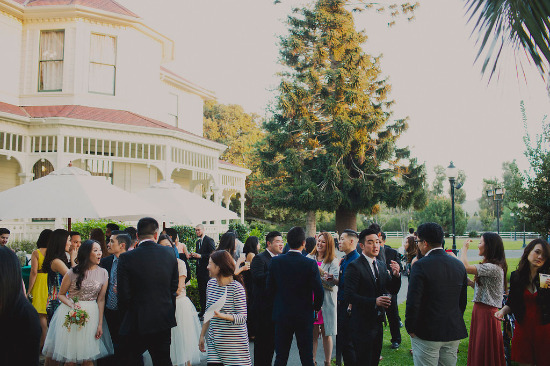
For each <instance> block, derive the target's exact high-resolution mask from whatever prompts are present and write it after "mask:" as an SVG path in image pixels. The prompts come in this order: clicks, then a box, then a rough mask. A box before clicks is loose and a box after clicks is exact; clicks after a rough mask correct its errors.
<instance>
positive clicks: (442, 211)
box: [414, 197, 468, 236]
mask: <svg viewBox="0 0 550 366" xmlns="http://www.w3.org/2000/svg"><path fill="white" fill-rule="evenodd" d="M414 219H415V221H416V222H418V223H424V222H437V223H438V224H440V225H441V226H442V227H443V230H444V231H445V233H446V234H450V233H452V231H453V226H452V225H453V224H452V213H451V200H450V199H448V198H443V197H436V198H434V199H432V200H430V201H429V202H428V205H427V206H426V208H424V209H423V210H422V211H417V212H416V213H415V214H414ZM467 224H468V217H467V216H466V214H465V213H464V211H463V210H462V207H461V206H460V205H455V234H456V235H457V236H459V235H462V234H464V231H465V230H466V226H467Z"/></svg>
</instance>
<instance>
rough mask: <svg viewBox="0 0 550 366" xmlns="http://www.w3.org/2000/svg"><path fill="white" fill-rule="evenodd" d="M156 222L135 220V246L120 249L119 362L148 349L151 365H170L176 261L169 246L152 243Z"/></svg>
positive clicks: (135, 357) (134, 358) (130, 361)
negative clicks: (122, 315) (136, 221)
mask: <svg viewBox="0 0 550 366" xmlns="http://www.w3.org/2000/svg"><path fill="white" fill-rule="evenodd" d="M158 228H159V227H158V222H157V221H156V220H155V219H153V218H150V217H145V218H142V219H141V220H139V222H138V224H137V236H138V238H139V240H140V242H139V244H138V247H137V248H136V249H134V250H132V251H129V252H126V253H123V254H121V255H120V257H119V263H118V307H119V309H120V310H121V311H122V312H124V318H123V320H122V324H121V325H120V336H121V338H122V340H123V342H122V348H123V350H122V351H121V356H122V358H123V360H122V362H121V364H123V365H126V366H133V365H136V364H138V362H139V360H140V359H141V355H142V354H143V352H145V351H146V350H148V351H149V354H150V355H151V358H152V359H153V365H154V366H165V365H169V366H171V365H172V361H171V360H170V342H171V329H172V327H175V326H176V316H175V312H176V291H177V289H178V280H179V277H178V263H177V261H176V256H175V255H174V251H173V249H172V248H169V247H163V246H160V245H158V244H157V243H156V240H157V237H158Z"/></svg>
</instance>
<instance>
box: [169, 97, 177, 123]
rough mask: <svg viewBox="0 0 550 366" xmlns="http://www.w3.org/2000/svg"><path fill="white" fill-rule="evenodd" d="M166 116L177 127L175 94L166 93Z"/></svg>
mask: <svg viewBox="0 0 550 366" xmlns="http://www.w3.org/2000/svg"><path fill="white" fill-rule="evenodd" d="M168 116H169V120H170V123H171V124H172V125H174V126H175V127H178V96H177V94H173V93H169V94H168Z"/></svg>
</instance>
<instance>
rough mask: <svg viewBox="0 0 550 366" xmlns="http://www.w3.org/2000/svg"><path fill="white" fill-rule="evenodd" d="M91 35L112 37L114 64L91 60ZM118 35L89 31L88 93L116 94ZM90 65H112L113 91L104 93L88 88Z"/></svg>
mask: <svg viewBox="0 0 550 366" xmlns="http://www.w3.org/2000/svg"><path fill="white" fill-rule="evenodd" d="M93 36H105V37H112V38H114V40H115V47H114V49H115V55H114V56H115V57H114V59H115V61H114V64H113V65H111V64H106V63H103V62H96V61H92V37H93ZM117 51H118V36H115V35H112V34H107V33H100V32H90V53H89V55H88V56H89V57H88V93H90V94H99V95H109V96H115V95H116V75H117V67H116V64H117V61H118V52H117ZM92 65H102V66H111V67H113V92H112V93H104V92H99V91H94V90H91V88H90V86H91V85H90V75H91V69H92Z"/></svg>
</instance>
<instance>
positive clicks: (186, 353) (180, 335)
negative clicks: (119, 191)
mask: <svg viewBox="0 0 550 366" xmlns="http://www.w3.org/2000/svg"><path fill="white" fill-rule="evenodd" d="M158 243H159V244H160V245H162V246H168V247H174V244H173V243H172V240H171V239H170V237H169V236H168V235H164V234H163V235H160V236H159V240H158ZM178 271H179V284H178V291H177V292H176V294H177V297H176V322H177V323H178V325H177V326H176V327H174V328H172V343H171V345H170V358H171V359H172V363H173V364H174V366H183V365H187V366H190V365H191V364H192V363H197V362H200V360H201V352H200V350H199V347H198V344H199V338H200V333H201V325H200V322H199V317H198V315H197V309H195V306H193V303H192V302H191V300H190V299H189V298H188V297H187V295H186V293H185V277H187V270H186V268H185V263H184V262H183V261H182V260H181V259H179V258H178Z"/></svg>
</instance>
